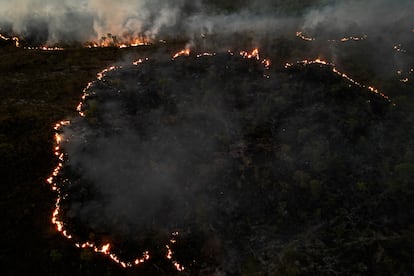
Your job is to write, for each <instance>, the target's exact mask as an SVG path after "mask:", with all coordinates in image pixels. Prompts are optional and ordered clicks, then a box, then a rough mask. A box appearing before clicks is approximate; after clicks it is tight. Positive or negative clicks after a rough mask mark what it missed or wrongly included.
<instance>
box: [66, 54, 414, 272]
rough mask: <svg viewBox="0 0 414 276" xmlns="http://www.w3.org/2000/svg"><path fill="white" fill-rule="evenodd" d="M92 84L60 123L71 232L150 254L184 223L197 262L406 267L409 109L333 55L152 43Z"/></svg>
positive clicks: (272, 267) (328, 268) (118, 249)
mask: <svg viewBox="0 0 414 276" xmlns="http://www.w3.org/2000/svg"><path fill="white" fill-rule="evenodd" d="M86 94H87V97H86V100H85V101H84V103H83V110H82V111H83V112H84V114H85V117H79V118H77V119H75V120H73V121H72V122H71V124H70V125H69V126H67V127H65V128H64V129H63V137H64V138H65V142H64V144H63V148H64V152H65V154H66V157H65V159H66V161H65V165H64V168H63V170H62V172H61V175H60V180H61V184H60V185H59V186H60V188H61V189H62V194H65V195H66V196H65V197H63V199H62V202H61V206H62V213H61V217H62V220H63V221H64V223H65V225H66V227H67V229H68V230H69V231H70V232H71V233H72V234H73V236H74V239H76V240H80V241H85V240H91V241H93V242H95V243H97V244H104V243H107V242H111V244H113V250H114V252H115V253H116V254H118V255H119V256H120V257H121V258H123V259H125V260H132V259H133V258H134V257H136V256H137V255H139V254H141V252H143V251H144V250H149V252H150V255H151V257H152V260H153V262H154V263H155V264H156V263H157V261H160V260H162V259H165V256H166V254H167V252H166V247H165V245H166V244H168V242H169V240H170V239H171V233H173V232H176V231H177V232H178V233H179V235H178V236H177V237H176V239H177V242H176V243H175V244H173V245H171V248H172V251H173V253H174V259H175V260H177V261H178V262H179V263H180V264H182V265H183V266H184V267H185V268H186V270H185V271H187V272H188V273H193V274H209V273H227V274H230V275H231V274H234V275H240V274H260V273H261V274H284V273H304V274H309V273H327V274H329V273H340V274H341V273H343V274H355V273H368V274H370V273H376V272H378V271H379V270H385V271H387V270H393V271H397V270H401V271H407V270H412V269H413V267H412V264H410V262H409V254H407V253H403V252H410V250H412V248H413V247H412V244H410V243H409V242H408V243H407V242H404V241H407V239H406V238H405V235H406V234H407V232H406V230H408V229H409V224H410V222H409V221H410V220H409V218H410V217H412V216H413V214H412V210H407V209H406V207H407V206H409V202H408V201H409V200H410V198H412V189H410V188H409V186H410V181H411V176H412V171H413V168H412V166H413V165H412V164H413V163H410V162H413V159H414V147H413V144H412V142H410V141H411V140H412V139H410V137H411V138H412V137H413V134H414V133H413V130H412V128H411V127H410V126H411V123H412V121H413V117H412V114H406V113H404V112H403V111H400V110H399V108H398V106H394V105H393V104H392V103H390V102H389V101H387V100H386V99H384V98H382V97H380V96H379V95H377V94H373V93H371V92H370V91H368V89H364V88H361V87H358V86H356V85H353V84H352V83H350V82H348V81H347V80H345V79H343V78H341V77H340V76H338V75H336V74H334V73H333V72H332V70H331V68H330V67H329V66H322V65H318V64H313V65H307V66H303V65H300V64H298V65H295V66H292V67H291V68H288V69H277V68H272V69H269V70H266V69H265V68H264V67H263V65H262V64H261V63H260V62H258V61H256V60H254V59H245V58H243V57H241V56H239V55H231V54H229V53H225V54H216V55H214V56H201V57H196V56H189V57H179V58H177V59H174V60H170V59H163V58H160V59H157V58H153V59H151V60H149V61H146V62H144V63H142V64H139V65H137V66H132V65H131V66H124V67H123V68H122V69H117V70H114V71H111V72H108V73H107V74H106V75H105V76H104V77H103V78H102V79H101V80H98V81H96V82H95V83H94V84H93V85H92V86H91V87H90V88H89V89H88V90H87V91H86ZM396 122H398V124H396ZM402 193H404V196H403V197H400V196H401V194H402ZM407 193H408V194H407ZM410 195H411V196H410ZM398 198H400V200H398ZM400 209H401V210H403V209H404V210H405V211H404V212H394V211H395V210H400ZM392 210H394V211H392ZM399 242H400V243H401V245H400V248H401V256H398V258H400V261H401V263H403V264H404V263H405V264H406V267H400V268H397V267H394V266H393V265H392V264H390V263H387V262H386V258H388V256H390V255H391V256H392V257H396V256H395V254H399V253H398V252H395V251H393V250H391V251H388V249H387V245H389V246H391V245H392V246H396V245H395V244H394V243H399ZM410 248H411V249H410ZM367 252H378V253H375V254H370V255H369V257H367V255H366V254H367ZM367 258H368V259H367ZM404 260H406V261H404ZM371 261H372V262H377V263H378V265H376V266H373V265H369V263H370V262H371Z"/></svg>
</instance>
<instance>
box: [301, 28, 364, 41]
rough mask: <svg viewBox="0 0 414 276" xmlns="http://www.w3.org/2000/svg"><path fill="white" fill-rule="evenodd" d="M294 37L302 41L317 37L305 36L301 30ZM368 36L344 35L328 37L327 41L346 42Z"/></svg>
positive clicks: (314, 39) (313, 39)
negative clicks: (333, 37) (335, 37)
mask: <svg viewBox="0 0 414 276" xmlns="http://www.w3.org/2000/svg"><path fill="white" fill-rule="evenodd" d="M296 37H298V38H300V39H302V40H304V41H308V42H311V41H316V40H317V39H316V38H315V37H310V36H306V35H305V34H304V33H303V32H301V31H298V32H296ZM367 38H368V36H367V35H363V36H346V37H342V38H339V39H328V42H348V41H361V40H366V39H367Z"/></svg>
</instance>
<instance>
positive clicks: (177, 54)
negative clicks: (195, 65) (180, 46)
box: [172, 49, 191, 59]
mask: <svg viewBox="0 0 414 276" xmlns="http://www.w3.org/2000/svg"><path fill="white" fill-rule="evenodd" d="M190 53H191V51H190V49H184V50H181V51H179V52H177V53H175V54H174V55H173V57H172V59H176V58H178V57H181V56H189V55H190Z"/></svg>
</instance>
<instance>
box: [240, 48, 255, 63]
mask: <svg viewBox="0 0 414 276" xmlns="http://www.w3.org/2000/svg"><path fill="white" fill-rule="evenodd" d="M240 55H241V56H242V57H244V58H255V59H257V60H260V56H259V49H258V48H256V49H254V50H253V51H252V52H251V53H249V52H246V51H241V52H240Z"/></svg>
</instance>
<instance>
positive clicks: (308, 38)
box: [296, 32, 316, 41]
mask: <svg viewBox="0 0 414 276" xmlns="http://www.w3.org/2000/svg"><path fill="white" fill-rule="evenodd" d="M296 36H297V37H299V38H300V39H302V40H305V41H314V40H316V38H314V37H308V36H305V35H304V34H303V32H296Z"/></svg>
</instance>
